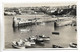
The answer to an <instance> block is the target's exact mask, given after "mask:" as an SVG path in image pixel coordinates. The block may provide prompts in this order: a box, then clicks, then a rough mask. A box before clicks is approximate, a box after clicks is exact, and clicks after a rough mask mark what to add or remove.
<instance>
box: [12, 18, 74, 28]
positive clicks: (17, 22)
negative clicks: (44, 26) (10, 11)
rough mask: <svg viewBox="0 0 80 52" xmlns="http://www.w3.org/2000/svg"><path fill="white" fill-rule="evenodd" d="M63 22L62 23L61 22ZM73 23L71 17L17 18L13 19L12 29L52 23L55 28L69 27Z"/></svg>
mask: <svg viewBox="0 0 80 52" xmlns="http://www.w3.org/2000/svg"><path fill="white" fill-rule="evenodd" d="M61 21H64V22H61ZM73 21H75V20H74V19H71V17H59V18H46V19H44V18H33V19H23V18H19V17H13V27H21V26H31V25H36V24H37V25H38V24H40V23H48V22H54V24H55V26H56V25H57V26H64V25H69V24H70V25H71V24H72V22H73Z"/></svg>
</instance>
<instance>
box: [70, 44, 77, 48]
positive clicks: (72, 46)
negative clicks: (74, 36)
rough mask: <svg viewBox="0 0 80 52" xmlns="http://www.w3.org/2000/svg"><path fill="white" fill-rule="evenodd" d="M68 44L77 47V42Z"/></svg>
mask: <svg viewBox="0 0 80 52" xmlns="http://www.w3.org/2000/svg"><path fill="white" fill-rule="evenodd" d="M69 46H70V47H71V48H77V44H76V43H70V44H69Z"/></svg>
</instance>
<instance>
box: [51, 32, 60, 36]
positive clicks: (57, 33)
mask: <svg viewBox="0 0 80 52" xmlns="http://www.w3.org/2000/svg"><path fill="white" fill-rule="evenodd" d="M52 34H56V35H59V34H60V33H59V32H52Z"/></svg>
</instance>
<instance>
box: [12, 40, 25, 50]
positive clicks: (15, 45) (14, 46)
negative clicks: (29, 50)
mask: <svg viewBox="0 0 80 52" xmlns="http://www.w3.org/2000/svg"><path fill="white" fill-rule="evenodd" d="M12 43H13V45H12V47H13V48H16V49H25V46H24V45H19V43H18V42H16V41H13V42H12Z"/></svg>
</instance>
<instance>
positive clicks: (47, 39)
mask: <svg viewBox="0 0 80 52" xmlns="http://www.w3.org/2000/svg"><path fill="white" fill-rule="evenodd" d="M39 37H40V38H43V40H44V41H49V40H50V37H47V36H45V35H42V36H41V35H40V36H39Z"/></svg>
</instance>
